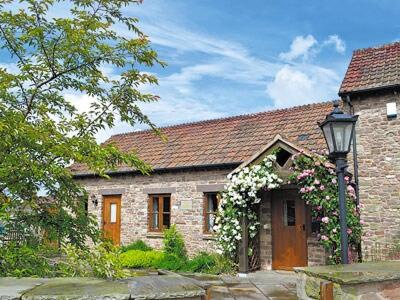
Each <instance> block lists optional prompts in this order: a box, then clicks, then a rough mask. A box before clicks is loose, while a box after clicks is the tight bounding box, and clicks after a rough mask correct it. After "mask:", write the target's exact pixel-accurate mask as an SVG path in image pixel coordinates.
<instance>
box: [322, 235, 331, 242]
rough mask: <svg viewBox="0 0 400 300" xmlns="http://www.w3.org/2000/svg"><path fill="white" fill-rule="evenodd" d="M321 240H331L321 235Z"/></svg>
mask: <svg viewBox="0 0 400 300" xmlns="http://www.w3.org/2000/svg"><path fill="white" fill-rule="evenodd" d="M321 240H323V241H327V240H329V238H328V237H327V236H326V235H321Z"/></svg>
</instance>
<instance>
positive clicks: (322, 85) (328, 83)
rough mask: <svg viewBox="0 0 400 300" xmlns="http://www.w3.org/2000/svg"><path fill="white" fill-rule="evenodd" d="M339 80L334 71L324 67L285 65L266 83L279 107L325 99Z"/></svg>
mask: <svg viewBox="0 0 400 300" xmlns="http://www.w3.org/2000/svg"><path fill="white" fill-rule="evenodd" d="M339 80H340V78H339V76H338V75H337V74H336V73H335V72H334V71H332V70H329V69H326V68H322V67H318V66H314V65H309V64H304V65H297V66H289V65H285V66H284V67H282V69H280V70H279V72H278V73H277V74H276V76H275V78H274V80H273V81H272V82H270V83H269V84H268V85H267V94H268V95H269V96H270V97H271V98H272V99H273V100H274V105H275V107H279V108H281V107H290V106H293V105H301V104H307V103H313V102H318V101H325V100H328V99H329V97H330V96H331V95H335V94H336V92H337V87H338V84H339Z"/></svg>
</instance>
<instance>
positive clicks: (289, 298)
mask: <svg viewBox="0 0 400 300" xmlns="http://www.w3.org/2000/svg"><path fill="white" fill-rule="evenodd" d="M296 279H297V277H296V274H295V273H294V272H283V271H279V272H277V271H259V272H255V273H251V274H249V275H248V276H247V277H246V278H238V277H230V276H223V277H222V278H221V281H219V282H214V283H212V288H211V299H212V300H242V299H253V300H262V299H269V300H278V299H280V300H294V299H297V296H296Z"/></svg>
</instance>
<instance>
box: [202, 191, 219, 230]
mask: <svg viewBox="0 0 400 300" xmlns="http://www.w3.org/2000/svg"><path fill="white" fill-rule="evenodd" d="M208 195H215V196H216V198H217V207H216V210H215V212H213V213H211V212H209V211H208ZM220 202H221V196H220V193H219V192H204V193H203V234H208V235H214V234H215V232H214V231H209V229H208V226H207V219H208V216H209V215H214V216H215V217H216V216H217V211H218V208H219V205H220Z"/></svg>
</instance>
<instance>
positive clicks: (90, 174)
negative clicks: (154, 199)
mask: <svg viewBox="0 0 400 300" xmlns="http://www.w3.org/2000/svg"><path fill="white" fill-rule="evenodd" d="M241 163H242V162H230V163H219V164H204V165H196V166H180V167H171V168H168V167H166V168H155V169H153V170H151V171H150V174H151V173H166V172H178V171H190V170H201V169H234V168H236V167H237V166H239V165H240V164H241ZM127 174H133V175H134V174H141V175H143V173H142V172H140V171H138V170H132V169H130V170H116V171H108V172H106V175H110V176H111V175H127ZM89 177H101V176H100V175H99V174H96V173H94V172H86V173H78V172H76V173H73V174H72V178H74V179H79V178H89Z"/></svg>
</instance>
